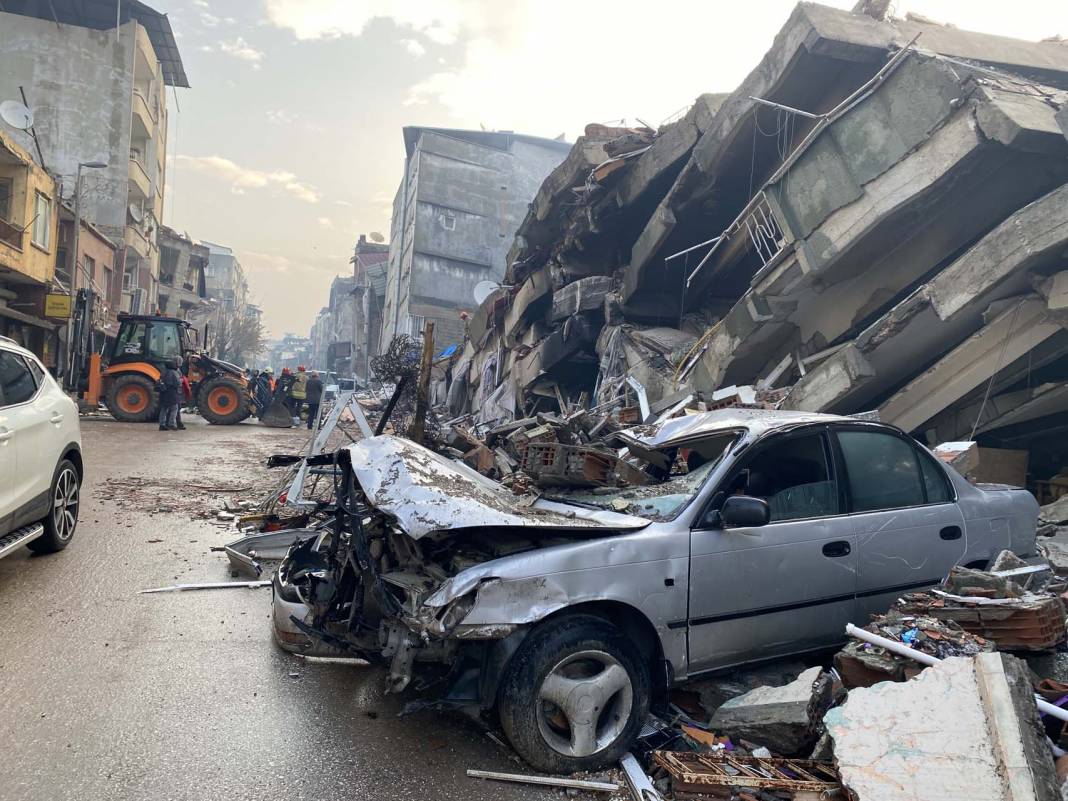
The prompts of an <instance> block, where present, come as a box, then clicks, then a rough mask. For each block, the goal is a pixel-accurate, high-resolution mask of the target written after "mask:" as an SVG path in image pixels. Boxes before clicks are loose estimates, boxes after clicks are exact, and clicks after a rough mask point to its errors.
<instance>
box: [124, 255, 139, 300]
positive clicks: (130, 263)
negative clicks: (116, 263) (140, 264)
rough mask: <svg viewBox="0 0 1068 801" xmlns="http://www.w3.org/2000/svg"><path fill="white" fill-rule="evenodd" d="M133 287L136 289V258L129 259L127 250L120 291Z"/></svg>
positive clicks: (132, 288)
mask: <svg viewBox="0 0 1068 801" xmlns="http://www.w3.org/2000/svg"><path fill="white" fill-rule="evenodd" d="M134 289H137V259H131V258H130V255H129V251H127V254H126V268H125V269H124V270H123V271H122V291H123V292H131V291H133V290H134Z"/></svg>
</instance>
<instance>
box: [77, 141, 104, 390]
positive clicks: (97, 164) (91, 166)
mask: <svg viewBox="0 0 1068 801" xmlns="http://www.w3.org/2000/svg"><path fill="white" fill-rule="evenodd" d="M107 166H108V165H107V164H105V163H104V162H102V161H80V162H78V173H77V175H76V176H75V178H74V241H73V242H72V243H71V244H72V247H71V257H70V295H71V304H72V305H73V303H74V285H75V283H76V282H77V280H78V279H77V275H78V239H79V237H80V235H81V232H82V170H83V169H84V170H104V169H107ZM73 342H74V322H73V320H72V319H71V318H70V317H68V318H67V384H68V386H69V388H70V389H77V387H76V386H75V383H74V348H73V347H72V346H73Z"/></svg>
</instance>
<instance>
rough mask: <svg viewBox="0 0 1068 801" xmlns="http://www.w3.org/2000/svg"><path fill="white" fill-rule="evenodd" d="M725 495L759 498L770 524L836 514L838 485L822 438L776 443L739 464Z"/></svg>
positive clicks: (807, 436) (816, 435)
mask: <svg viewBox="0 0 1068 801" xmlns="http://www.w3.org/2000/svg"><path fill="white" fill-rule="evenodd" d="M727 488H728V492H729V493H731V494H734V495H749V496H751V497H753V498H760V499H761V500H763V501H765V502H766V503H767V504H768V508H769V509H770V510H771V521H772V522H776V521H784V520H801V519H804V518H808V517H826V516H829V515H836V514H838V513H839V511H840V508H839V503H838V483H837V482H836V481H835V480H834V476H833V474H832V472H831V468H830V459H829V458H828V451H827V442H826V438H825V437H824V435H823V434H805V435H803V436H792V437H787V438H785V439H779V440H776V441H774V442H772V443H771V444H769V445H767V446H765V447H762V448H760V449H759V450H758V451H757V452H756V453H754V454H753V455H752V456H749V457H747V458H745V459H743V460H742V463H741V468H740V469H739V470H738V471H737V472H735V473H734V474H733V475H732V476H731V478H730V479H728V481H727Z"/></svg>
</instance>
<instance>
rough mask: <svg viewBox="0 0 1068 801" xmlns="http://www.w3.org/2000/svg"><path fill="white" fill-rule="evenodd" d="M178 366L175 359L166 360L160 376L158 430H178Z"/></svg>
mask: <svg viewBox="0 0 1068 801" xmlns="http://www.w3.org/2000/svg"><path fill="white" fill-rule="evenodd" d="M179 364H180V362H179V360H178V358H177V357H174V356H172V357H171V358H170V359H168V360H167V367H166V368H165V369H164V371H163V375H161V376H160V379H159V383H160V392H159V430H160V431H177V430H178V403H179V402H180V400H181V397H182V374H181V373H180V372H178V365H179Z"/></svg>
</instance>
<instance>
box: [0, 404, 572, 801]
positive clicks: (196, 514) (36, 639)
mask: <svg viewBox="0 0 1068 801" xmlns="http://www.w3.org/2000/svg"><path fill="white" fill-rule="evenodd" d="M186 423H187V425H188V426H189V430H187V431H185V432H180V431H179V432H170V433H164V432H160V431H158V430H157V429H156V426H154V425H134V424H122V423H117V422H114V421H110V420H101V419H87V420H85V421H84V422H83V423H82V438H83V452H84V456H85V464H86V481H85V485H84V487H83V493H82V501H83V505H82V510H81V522H80V524H79V526H78V530H77V533H76V535H75V538H74V541H73V542H72V543H71V545H70V546H69V547H68V548H67V549H66V550H64V551H62V552H60V553H58V554H53V555H49V556H40V557H38V556H31V554H30V552H29V551H28V550H26V549H22V550H21V551H19V552H18V553H16V554H13V555H12V556H9V557H8V558H6V559H3V560H0V609H3V615H2V616H0V742H2V743H3V744H4V755H3V756H4V767H3V772H2V779H0V799H5V800H6V799H19V801H31V800H36V799H40V800H41V801H46V800H47V801H59V799H78V801H93V800H94V799H152V800H153V801H167V800H168V799H198V800H207V799H227V800H228V801H233V800H234V799H246V798H248V799H252V798H256V799H263V798H284V799H362V798H389V799H408V798H411V799H438V798H440V799H465V801H475V800H476V799H553V798H555V799H559V798H561V797H562V796H561V795H560V793H559V791H555V790H551V789H544V788H528V787H524V786H518V785H507V784H500V783H495V782H485V781H482V780H478V779H469V778H467V777H466V776H465V775H464V771H465V770H466V769H467V768H478V769H482V770H498V771H511V772H529V770H528V769H527V768H525V767H524V766H522V765H520V764H517V763H516V762H515V761H513V758H512V756H511V755H510V752H507V751H505V750H504V749H502V748H501V747H500V746H498V745H496V744H494V743H493V742H492V741H491V740H490V739H489V738H488V737H486V735H485V734H484V733H483V732H482V730H481V729H480V728H479V727H478V726H476V725H475V724H474V723H471V722H468V721H467V720H466V719H464V718H461V717H459V716H455V715H451V714H445V713H434V712H419V713H415V714H412V715H409V716H406V717H403V718H401V717H398V712H399V711H400V709H401V707H402V705H403V700H404V699H397V698H395V697H392V696H384V695H383V693H382V684H383V676H384V674H383V672H382V671H380V670H379V669H378V668H373V667H357V666H352V665H337V664H321V663H307V662H305V661H303V660H301V659H299V658H297V657H294V656H291V655H289V654H286V653H284V652H282V651H281V650H280V649H278V648H277V647H276V646H275V645H274V643H273V641H272V639H271V634H270V626H269V613H270V600H271V595H270V588H263V589H222V590H208V591H196V592H184V593H161V594H155V595H139V594H137V591H138V590H140V589H145V588H149V587H159V586H165V585H169V584H174V583H177V582H201V581H227V580H230V573H229V570H228V563H227V561H226V559H225V557H224V555H223V554H221V553H212V552H211V551H210V550H209V548H210V547H211V546H217V545H222V544H223V543H224V542H228V541H229V540H230V539H232V538H234V537H233V533H232V532H231V531H227V530H226V529H224V528H221V527H220V526H218V525H216V524H214V523H213V522H211V520H210V519H206V518H204V517H203V516H202V515H205V514H208V513H210V511H211V509H212V508H218V502H219V501H220V500H221V499H222V498H223V497H227V493H226V492H225V490H234V489H240V488H241V487H244V486H248V485H249V484H251V483H252V482H253V481H256V482H262V481H263V480H264V478H265V477H270V480H271V481H274V480H276V479H275V478H274V477H273V471H272V473H268V471H266V470H265V469H263V468H262V467H261V464H262V459H263V458H264V457H265V456H266V455H267V454H269V453H274V452H293V451H294V450H295V449H296V448H297V447H299V446H300V444H301V443H302V442H303V441H304V433H302V432H299V431H297V430H278V429H267V428H263V427H261V426H259V425H258V424H255V423H244V424H242V425H239V426H234V427H229V428H220V427H214V426H208V425H207V424H205V423H204V422H203V421H202V420H201V419H200V418H198V417H194V416H190V417H189V418H188V419H187V420H186ZM189 485H196V487H198V489H188V490H187V489H185V488H187V487H188V486H189ZM220 491H222V492H221V494H219V492H220ZM237 494H238V495H242V493H237ZM243 497H246V498H250V497H252V496H251V495H250V494H247V493H246V494H243ZM151 510H157V511H156V513H155V514H151V513H150V511H151ZM159 510H163V511H159Z"/></svg>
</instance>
